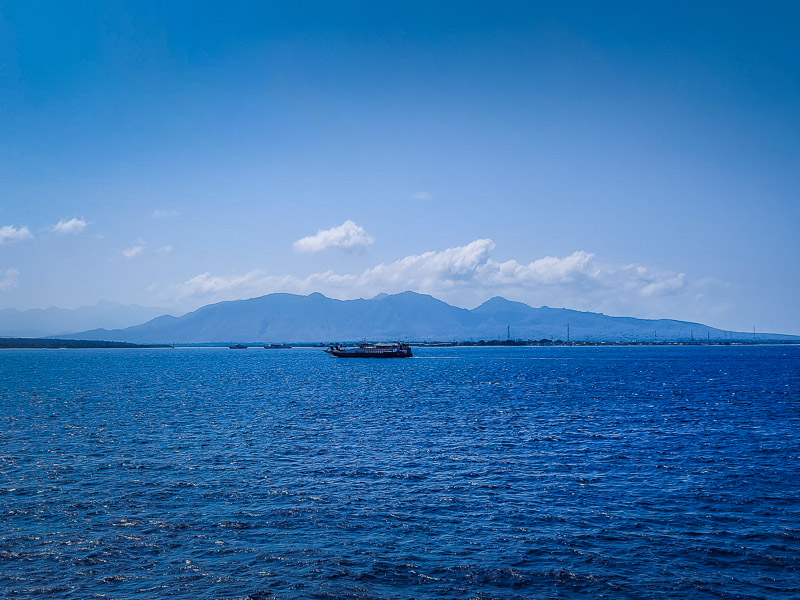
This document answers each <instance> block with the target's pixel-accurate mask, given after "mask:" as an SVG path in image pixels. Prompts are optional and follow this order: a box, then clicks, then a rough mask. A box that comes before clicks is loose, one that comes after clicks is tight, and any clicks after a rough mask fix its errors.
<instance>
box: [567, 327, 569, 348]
mask: <svg viewBox="0 0 800 600" xmlns="http://www.w3.org/2000/svg"><path fill="white" fill-rule="evenodd" d="M567 343H568V344H569V323H567Z"/></svg>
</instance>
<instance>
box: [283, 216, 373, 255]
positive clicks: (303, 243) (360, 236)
mask: <svg viewBox="0 0 800 600" xmlns="http://www.w3.org/2000/svg"><path fill="white" fill-rule="evenodd" d="M374 241H375V240H374V239H372V237H370V235H369V234H368V233H367V232H366V230H365V229H364V228H363V227H360V226H358V225H356V224H355V223H353V221H345V222H344V223H342V224H341V225H339V226H338V227H331V228H330V229H320V230H319V231H318V232H317V233H316V235H310V236H308V237H304V238H302V239H299V240H297V241H296V242H295V243H294V244H293V245H292V247H293V248H294V250H295V252H321V251H322V250H326V249H328V248H334V247H338V248H355V247H358V246H362V247H363V246H369V245H370V244H372V243H373V242H374Z"/></svg>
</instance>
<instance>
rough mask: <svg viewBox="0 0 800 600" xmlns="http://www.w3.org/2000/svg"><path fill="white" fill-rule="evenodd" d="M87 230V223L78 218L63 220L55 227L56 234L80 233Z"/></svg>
mask: <svg viewBox="0 0 800 600" xmlns="http://www.w3.org/2000/svg"><path fill="white" fill-rule="evenodd" d="M85 228H86V221H84V220H83V219H76V218H72V219H70V220H69V221H65V220H64V219H61V220H60V221H59V222H58V223H56V224H55V225H53V231H55V232H56V233H80V232H81V231H83V230H84V229H85Z"/></svg>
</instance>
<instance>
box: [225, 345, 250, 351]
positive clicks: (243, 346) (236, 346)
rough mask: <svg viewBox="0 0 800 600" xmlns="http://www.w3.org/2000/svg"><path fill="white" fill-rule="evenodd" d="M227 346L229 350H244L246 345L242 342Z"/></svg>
mask: <svg viewBox="0 0 800 600" xmlns="http://www.w3.org/2000/svg"><path fill="white" fill-rule="evenodd" d="M228 348H230V349H231V350H246V349H247V346H245V345H244V344H236V345H234V346H228Z"/></svg>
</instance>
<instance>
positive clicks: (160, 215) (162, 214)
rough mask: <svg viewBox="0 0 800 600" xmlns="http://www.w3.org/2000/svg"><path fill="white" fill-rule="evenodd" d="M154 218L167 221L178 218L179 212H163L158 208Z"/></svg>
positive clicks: (154, 212)
mask: <svg viewBox="0 0 800 600" xmlns="http://www.w3.org/2000/svg"><path fill="white" fill-rule="evenodd" d="M153 216H154V217H156V218H157V219H165V218H167V217H177V216H178V211H177V210H162V209H160V208H157V209H156V210H154V211H153Z"/></svg>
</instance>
